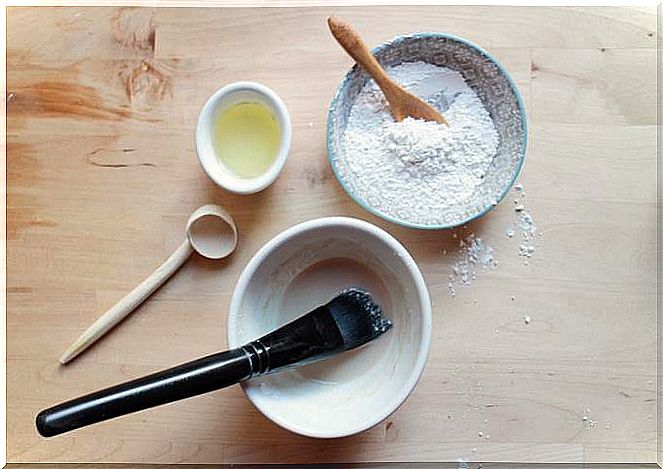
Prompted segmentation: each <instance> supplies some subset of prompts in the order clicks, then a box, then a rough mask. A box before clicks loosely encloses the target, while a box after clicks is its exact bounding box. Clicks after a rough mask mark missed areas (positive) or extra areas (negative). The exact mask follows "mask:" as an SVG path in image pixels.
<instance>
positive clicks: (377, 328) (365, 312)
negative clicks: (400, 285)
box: [326, 288, 392, 350]
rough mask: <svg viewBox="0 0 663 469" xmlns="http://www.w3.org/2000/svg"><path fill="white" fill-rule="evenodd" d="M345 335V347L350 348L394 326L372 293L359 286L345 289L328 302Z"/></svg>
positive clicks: (345, 348) (327, 305)
mask: <svg viewBox="0 0 663 469" xmlns="http://www.w3.org/2000/svg"><path fill="white" fill-rule="evenodd" d="M326 307H327V308H328V309H329V311H330V312H331V314H332V316H333V318H334V320H335V321H336V326H337V327H338V330H339V331H340V333H341V336H342V337H343V349H344V350H350V349H353V348H356V347H360V346H362V345H364V344H366V343H367V342H370V341H371V340H373V339H375V338H377V337H378V336H380V335H382V334H384V333H385V332H387V331H388V330H389V329H391V327H392V323H391V321H390V320H389V319H387V318H385V317H383V316H382V308H380V306H379V305H378V304H377V303H376V302H375V301H373V298H371V295H369V294H368V293H366V292H365V291H363V290H359V289H358V288H350V289H347V290H344V291H343V292H342V293H341V294H340V295H338V296H337V297H336V298H334V299H333V300H331V301H330V302H329V303H327V304H326Z"/></svg>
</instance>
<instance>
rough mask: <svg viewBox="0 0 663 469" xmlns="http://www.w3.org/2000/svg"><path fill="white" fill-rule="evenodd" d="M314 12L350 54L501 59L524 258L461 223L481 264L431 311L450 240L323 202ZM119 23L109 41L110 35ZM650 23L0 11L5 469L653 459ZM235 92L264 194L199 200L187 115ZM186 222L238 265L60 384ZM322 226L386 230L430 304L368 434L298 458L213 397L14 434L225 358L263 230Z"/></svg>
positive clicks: (206, 270) (181, 276)
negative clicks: (395, 50)
mask: <svg viewBox="0 0 663 469" xmlns="http://www.w3.org/2000/svg"><path fill="white" fill-rule="evenodd" d="M330 11H334V12H335V13H338V14H341V15H343V16H345V17H347V18H348V19H349V20H351V21H353V22H354V23H355V24H356V25H357V28H358V29H359V30H360V31H361V32H362V33H363V34H365V36H366V38H367V40H368V41H369V42H371V43H372V44H376V43H378V42H380V41H383V40H385V39H388V38H390V37H393V36H395V35H397V34H400V33H403V32H407V31H414V30H425V29H434V30H440V29H445V30H448V31H450V32H453V33H456V34H459V35H461V36H464V37H467V38H469V39H472V40H474V41H476V42H477V43H479V44H480V45H482V46H484V47H486V48H487V49H488V50H489V51H490V52H491V53H493V54H495V55H496V56H497V57H498V59H499V60H501V61H502V62H503V63H504V65H505V66H506V68H507V70H509V72H510V73H511V74H512V76H513V78H514V80H515V81H516V83H517V85H518V87H519V88H520V89H521V91H522V94H523V96H524V99H525V101H526V104H527V108H528V114H529V117H530V121H529V123H530V146H529V152H528V157H527V161H526V163H525V166H524V169H523V173H522V175H521V178H520V181H521V182H522V183H523V184H524V186H525V189H526V192H527V197H526V200H527V204H528V207H529V209H530V210H531V213H532V214H533V216H534V220H535V222H536V224H537V226H538V227H539V229H540V231H541V232H542V234H543V236H542V237H541V238H538V239H537V241H536V252H535V254H534V256H533V257H532V258H531V259H530V260H529V262H528V264H527V265H525V264H524V262H523V258H522V257H520V256H518V255H517V251H518V245H519V239H518V236H514V237H513V238H508V237H507V236H506V234H505V232H506V228H507V227H508V226H510V225H512V224H513V223H514V216H515V213H514V210H513V203H512V202H511V200H512V199H513V198H514V197H515V196H516V194H515V193H512V194H510V195H509V196H508V197H507V199H506V200H505V201H504V202H503V203H502V204H500V205H499V206H498V207H497V208H496V209H495V210H494V211H493V212H491V213H490V214H489V215H487V216H486V217H483V218H482V219H480V220H478V221H476V222H473V223H472V224H470V226H469V230H471V231H472V232H474V233H476V234H477V236H482V237H483V238H484V240H485V241H486V242H487V243H489V244H490V245H491V246H493V247H494V248H495V253H496V256H497V259H498V260H499V266H498V268H496V269H494V270H489V269H488V270H480V271H479V272H477V279H476V280H475V281H473V283H472V285H471V286H469V287H467V288H463V287H457V293H456V296H455V297H451V296H450V295H449V292H448V288H447V283H448V275H449V274H450V272H451V265H452V264H453V262H454V261H455V255H456V252H457V249H458V241H459V238H458V237H454V236H453V233H452V232H434V233H431V232H418V231H414V230H408V229H404V228H400V227H396V226H394V225H391V224H388V223H386V222H383V221H381V220H378V219H377V218H375V217H373V216H371V215H369V214H367V213H366V212H364V211H363V210H362V209H361V208H360V207H358V206H357V205H356V204H354V203H353V202H352V201H351V200H350V198H349V197H348V196H347V195H346V194H345V193H344V192H343V190H342V189H341V188H340V186H339V184H338V183H337V182H336V181H335V178H334V176H333V174H332V172H331V170H330V168H329V164H328V162H327V160H326V150H325V145H324V138H325V120H326V109H327V106H328V103H329V101H330V99H331V97H332V96H333V94H334V92H335V89H336V87H337V86H338V83H339V81H340V79H341V77H342V75H343V74H344V73H345V71H346V70H347V68H348V67H349V66H350V65H351V62H350V60H349V59H348V58H347V57H345V56H344V55H343V54H342V53H341V51H340V49H339V48H338V46H337V45H336V44H335V43H334V42H333V41H332V40H331V39H330V37H329V35H328V33H327V31H326V27H325V25H324V18H325V16H326V15H327V14H328V13H329V12H330ZM118 17H120V18H124V20H123V21H125V22H126V27H125V29H123V31H124V34H125V35H124V36H123V37H124V38H125V39H126V38H129V39H131V40H128V39H127V40H118V39H117V37H116V34H115V33H114V31H113V19H114V18H118ZM146 18H148V19H146ZM376 18H380V20H379V21H377V20H376ZM655 24H656V23H655V11H654V10H653V9H651V8H650V9H642V8H638V9H631V8H618V9H615V8H600V9H599V8H515V7H499V8H489V7H402V8H392V7H380V8H367V7H364V8H349V7H338V8H337V7H334V8H333V9H329V8H326V7H322V8H320V7H319V8H288V9H278V8H276V9H274V8H271V9H260V10H257V9H233V10H228V9H224V10H213V9H210V10H200V9H151V8H148V9H117V8H82V9H81V8H58V9H31V8H27V9H23V8H12V9H10V10H9V15H8V44H9V51H8V76H7V81H8V159H7V185H8V188H7V190H8V199H7V200H8V266H7V269H8V285H7V287H8V319H7V325H8V344H7V357H8V435H9V441H8V457H9V460H10V461H12V462H32V461H52V462H68V461H89V462H117V463H120V462H125V463H126V462H131V463H138V462H141V463H158V464H169V463H181V462H186V463H240V462H245V463H256V464H257V463H267V462H282V463H305V462H337V463H348V462H368V461H382V462H387V461H403V460H412V461H440V460H447V461H457V460H459V459H464V460H470V461H472V460H474V461H477V460H483V461H521V462H535V461H536V462H558V461H567V462H600V461H603V462H606V461H633V462H651V461H654V460H655V458H656V440H655V437H656V419H657V414H656V405H657V400H656V399H657V396H656V383H655V380H656V356H655V354H656V317H655V311H656V309H655V307H656V303H655V301H656V255H657V251H656V180H655V173H656V127H655V121H654V109H655V108H654V105H653V97H654V95H655V92H656V91H655V90H656V84H655V79H654V76H655V67H654V64H655V62H654V61H653V60H654V57H655V56H654V54H655V52H654V51H655V48H654V45H655V42H654V39H653V38H652V37H651V36H649V33H650V32H652V31H654V28H655ZM146 25H148V26H149V28H147V29H148V31H149V30H150V28H153V29H154V35H153V36H154V41H153V47H152V42H151V41H150V40H149V38H150V37H151V33H149V32H148V33H147V35H145V28H146ZM441 25H443V26H441ZM447 25H448V26H447ZM562 26H564V27H562ZM37 29H38V30H39V32H40V34H35V33H34V31H36V30H37ZM293 31H296V32H297V37H299V38H305V40H300V41H295V40H294V39H293V36H292V34H293ZM134 33H135V34H134ZM144 37H147V38H148V39H145V40H143V39H141V38H144ZM85 38H87V42H85V40H84V39H85ZM134 39H135V41H134ZM81 41H82V42H81ZM132 41H133V42H132ZM136 41H137V42H136ZM137 43H138V44H142V45H141V46H140V47H137V46H136V44H137ZM76 44H77V45H76ZM603 47H604V48H606V50H605V51H602V50H599V48H603ZM129 77H133V78H132V79H131V80H129ZM239 79H253V80H256V81H261V82H263V83H265V84H266V85H268V86H270V87H273V88H274V89H275V90H276V91H277V92H278V93H279V94H280V95H281V96H282V98H283V99H284V101H285V102H286V104H287V105H288V107H289V109H290V113H291V115H292V120H293V132H294V133H293V145H292V151H291V154H290V157H289V159H288V163H287V165H286V167H285V169H284V171H283V173H282V174H281V176H280V177H279V179H278V180H277V181H276V183H275V184H274V185H273V186H272V187H271V188H269V189H268V190H267V191H265V192H264V193H261V194H258V195H255V196H251V197H241V196H236V195H231V194H227V193H225V192H222V191H221V190H219V189H217V188H216V187H215V186H214V185H213V184H212V183H211V182H210V181H209V180H208V179H207V178H206V176H205V175H204V173H203V172H202V170H201V169H200V167H199V165H198V163H197V161H196V158H195V151H194V148H193V136H192V134H193V127H194V126H195V122H196V117H197V113H198V111H199V109H200V107H201V106H202V104H203V102H204V101H205V99H206V98H207V96H209V95H210V94H211V93H212V92H213V91H214V90H215V89H216V88H217V87H219V86H221V85H222V84H225V83H228V82H231V81H234V80H239ZM130 81H131V83H133V84H134V86H133V87H129V86H128V84H129V82H130ZM210 201H212V202H217V203H221V204H223V205H225V206H226V207H228V209H229V210H230V212H231V213H232V214H233V216H234V217H235V218H236V221H237V224H238V228H239V232H240V236H241V238H240V245H239V249H238V252H237V253H235V254H234V255H233V256H232V257H231V258H229V259H228V260H225V261H222V262H219V263H215V262H212V261H205V260H202V259H198V258H193V259H192V260H191V261H189V263H187V265H185V266H184V268H183V269H182V271H181V272H179V273H178V274H177V276H176V277H174V278H173V279H172V280H171V281H170V282H169V283H168V284H167V285H165V286H164V287H163V288H162V289H161V290H160V291H159V292H158V293H157V295H156V296H154V297H153V298H151V299H150V300H148V301H147V302H146V303H145V304H144V305H143V306H142V307H141V308H140V309H139V310H138V311H137V312H136V313H135V314H134V315H133V316H131V317H130V318H128V320H127V321H126V322H125V323H123V324H121V325H120V326H119V327H118V328H117V329H116V330H114V331H113V333H112V334H111V335H109V336H108V337H106V338H105V339H103V340H102V341H100V342H99V343H98V344H97V345H95V346H94V347H93V348H92V349H90V351H89V352H88V353H86V354H85V355H84V356H81V357H80V359H78V360H76V361H75V362H74V363H72V364H71V366H68V367H67V368H61V367H59V366H58V365H57V363H56V359H57V357H58V356H59V354H60V353H61V352H62V351H63V350H64V349H65V348H66V346H67V345H69V343H70V342H71V341H72V340H73V339H74V338H75V337H76V336H77V335H78V334H79V333H80V331H81V330H82V329H83V328H84V327H85V326H87V325H88V324H89V323H90V322H91V321H92V320H93V319H94V318H96V317H97V315H98V314H100V313H101V312H103V311H104V310H105V309H106V308H108V307H109V306H111V305H112V304H113V303H114V302H115V301H116V300H117V299H118V298H119V297H120V296H121V295H122V294H124V293H125V292H126V291H128V290H129V289H130V288H132V287H133V286H134V285H135V284H136V283H137V282H138V281H140V280H141V279H142V278H143V277H144V276H145V275H147V274H148V273H149V272H150V271H151V270H152V269H153V268H154V267H155V266H156V265H158V264H159V263H160V262H161V260H162V259H163V258H164V257H165V256H166V255H167V254H168V253H169V252H170V251H171V250H172V249H173V248H174V246H176V245H177V244H178V243H179V242H180V241H181V239H182V236H183V229H184V223H185V221H186V218H187V216H188V214H189V213H190V212H191V211H192V210H193V209H194V208H196V207H197V206H198V205H200V204H202V203H205V202H210ZM326 215H349V216H356V217H359V218H363V219H367V220H369V221H371V222H373V223H375V224H377V225H378V226H381V227H383V228H385V229H386V230H388V231H389V232H390V233H392V234H394V236H396V237H397V238H398V239H399V240H400V241H401V242H402V243H403V244H404V245H405V246H406V247H407V249H408V250H409V251H410V252H412V254H413V255H414V257H415V259H416V260H417V262H418V263H419V265H420V266H421V269H422V271H423V273H424V276H425V278H426V281H427V284H428V286H429V289H430V292H431V296H432V299H433V310H434V324H433V327H434V329H433V330H434V337H433V346H432V350H431V355H430V359H429V364H428V367H427V369H426V372H425V374H424V377H423V379H422V381H421V382H420V384H419V385H418V387H417V389H416V391H415V393H414V394H413V395H412V396H411V397H410V398H409V399H408V401H407V402H406V403H405V404H404V406H403V407H401V408H400V409H399V410H398V411H397V412H396V413H395V414H394V415H393V416H391V417H390V418H389V419H388V420H387V421H386V422H384V423H382V424H380V425H379V426H378V427H376V428H374V429H372V430H371V431H369V432H366V433H364V434H361V435H357V436H355V437H351V438H346V439H342V440H332V441H317V440H311V439H307V438H303V437H299V436H296V435H293V434H290V433H288V432H286V431H285V430H282V429H280V428H279V427H277V426H275V425H274V424H272V423H270V422H269V421H268V420H267V419H265V418H264V417H262V416H261V414H260V413H259V412H258V411H257V410H256V409H254V408H253V407H252V406H251V405H250V403H249V402H248V401H247V400H246V399H245V398H244V396H243V394H242V393H241V391H240V390H239V389H228V390H224V391H221V392H218V393H212V394H209V395H206V396H200V397H199V398H196V399H191V400H188V401H184V402H181V403H177V404H174V405H171V406H165V407H162V408H159V409H153V410H150V411H146V412H142V413H140V414H136V415H132V416H128V417H126V418H123V419H118V420H115V421H113V422H107V423H104V424H103V425H98V426H93V427H90V428H87V429H84V430H81V431H79V432H76V433H74V434H70V435H63V436H61V437H58V438H55V439H51V440H45V439H41V438H39V437H38V436H37V434H36V431H35V429H34V424H33V419H34V416H35V415H36V413H37V412H38V411H39V410H40V409H42V408H44V407H46V406H48V405H52V404H54V403H56V402H58V401H60V400H63V399H67V398H70V397H73V396H75V395H78V394H81V393H84V392H88V391H92V390H94V389H97V388H99V387H102V386H106V385H110V384H112V383H115V382H118V381H121V380H125V379H128V378H131V377H135V376H139V375H142V374H145V373H148V372H150V371H153V370H156V369H159V368H164V367H167V366H170V365H173V364H175V363H179V362H182V361H185V360H188V359H192V358H194V357H198V356H201V355H203V354H207V353H210V352H212V351H215V350H218V349H220V348H222V347H224V346H225V333H226V329H225V311H226V310H227V307H228V303H229V300H230V296H231V294H232V289H233V287H234V284H235V282H236V280H237V277H238V276H239V274H240V272H241V270H242V268H243V267H244V265H245V264H246V262H247V261H248V260H249V259H250V257H251V256H252V255H253V254H254V253H255V251H256V250H257V249H258V248H259V247H260V246H261V245H262V244H263V243H264V242H266V241H267V240H268V239H270V238H271V237H272V236H274V235H275V234H276V233H278V232H279V231H281V230H283V229H285V228H287V227H289V226H291V225H293V224H295V223H298V222H300V221H304V220H307V219H311V218H314V217H319V216H326ZM457 233H458V235H461V237H462V234H463V233H465V231H464V230H458V231H457ZM444 250H446V251H448V254H446V255H445V254H443V251H444ZM512 297H513V298H514V299H513V300H512V299H511V298H512ZM525 315H528V316H530V317H531V322H530V324H525V322H524V321H523V317H524V316H525ZM496 331H497V332H496ZM587 408H590V409H591V413H590V414H588V415H589V417H590V418H591V420H595V421H596V424H595V425H593V426H591V427H590V425H589V422H588V421H583V419H582V417H583V415H587V414H586V409H587ZM480 431H481V432H483V436H481V437H480V436H479V432H480ZM487 436H490V438H486V437H487ZM475 448H476V451H475ZM484 467H486V466H484Z"/></svg>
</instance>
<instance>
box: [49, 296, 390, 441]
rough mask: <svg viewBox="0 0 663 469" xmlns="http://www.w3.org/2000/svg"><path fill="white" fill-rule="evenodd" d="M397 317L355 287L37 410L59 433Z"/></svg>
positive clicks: (267, 365)
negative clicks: (250, 333)
mask: <svg viewBox="0 0 663 469" xmlns="http://www.w3.org/2000/svg"><path fill="white" fill-rule="evenodd" d="M391 326H392V323H391V321H389V320H388V319H386V318H384V317H383V316H382V310H381V309H380V306H378V304H377V303H375V302H374V301H373V299H372V298H371V296H370V295H369V294H368V293H366V292H364V291H362V290H358V289H354V288H353V289H349V290H345V291H344V292H342V293H341V294H340V295H338V296H337V297H335V298H334V299H332V300H331V301H330V302H329V303H327V304H325V305H323V306H319V307H318V308H316V309H314V310H313V311H311V312H309V313H307V314H305V315H303V316H301V317H299V318H297V319H295V320H294V321H292V322H290V323H288V324H286V325H284V326H282V327H280V328H279V329H276V330H275V331H273V332H270V333H268V334H267V335H265V336H263V337H261V338H259V339H257V340H254V341H252V342H249V343H248V344H246V345H244V346H242V347H239V348H236V349H232V350H228V351H225V352H220V353H216V354H213V355H209V356H207V357H204V358H200V359H198V360H194V361H192V362H189V363H185V364H183V365H179V366H176V367H174V368H170V369H167V370H164V371H160V372H157V373H154V374H151V375H148V376H144V377H142V378H138V379H135V380H133V381H128V382H126V383H122V384H118V385H116V386H113V387H110V388H108V389H103V390H101V391H97V392H95V393H92V394H88V395H86V396H82V397H79V398H77V399H73V400H71V401H68V402H65V403H63V404H59V405H57V406H55V407H51V408H50V409H46V410H44V411H42V412H40V413H39V415H37V420H36V423H37V430H38V431H39V433H40V434H41V435H42V436H55V435H59V434H60V433H65V432H68V431H70V430H75V429H77V428H80V427H84V426H86V425H90V424H93V423H97V422H101V421H103V420H109V419H112V418H115V417H119V416H121V415H126V414H130V413H133V412H138V411H139V410H143V409H148V408H150V407H156V406H159V405H162V404H166V403H168V402H174V401H177V400H180V399H186V398H187V397H192V396H196V395H199V394H204V393H207V392H210V391H214V390H217V389H221V388H225V387H227V386H231V385H233V384H236V383H239V382H240V381H244V380H247V379H250V378H253V377H256V376H262V375H265V374H268V373H276V372H279V371H283V370H286V369H290V368H294V367H297V366H301V365H304V364H307V363H311V362H314V361H318V360H322V359H324V358H327V357H330V356H332V355H336V354H338V353H341V352H345V351H347V350H351V349H354V348H357V347H360V346H362V345H364V344H366V343H368V342H370V341H371V340H373V339H375V338H377V337H379V336H380V335H382V334H383V333H385V332H387V331H388V330H389V329H390V328H391Z"/></svg>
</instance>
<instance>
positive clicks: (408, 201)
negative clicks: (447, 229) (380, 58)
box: [334, 62, 499, 225]
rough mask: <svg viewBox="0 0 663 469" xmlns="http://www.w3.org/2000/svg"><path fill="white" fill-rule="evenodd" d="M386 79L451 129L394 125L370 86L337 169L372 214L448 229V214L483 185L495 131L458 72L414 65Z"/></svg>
mask: <svg viewBox="0 0 663 469" xmlns="http://www.w3.org/2000/svg"><path fill="white" fill-rule="evenodd" d="M387 73H388V74H389V75H390V76H391V77H392V78H393V79H395V80H396V81H397V82H399V83H400V84H401V85H402V86H403V87H405V88H406V89H407V90H408V91H410V92H411V93H413V94H414V95H416V96H419V97H420V98H422V99H423V100H425V101H427V102H428V103H429V104H431V105H433V106H434V107H435V108H437V109H438V110H440V111H442V112H443V115H444V117H445V118H446V119H447V121H448V122H449V126H448V127H447V126H446V125H443V124H438V123H436V122H428V121H424V120H420V119H412V118H407V119H405V120H403V121H402V122H395V121H394V120H393V118H392V116H391V114H390V112H389V108H388V105H387V102H386V100H385V99H384V95H383V94H382V92H381V91H380V89H379V88H378V87H377V85H376V84H375V82H374V81H372V80H371V81H369V82H368V83H367V84H366V85H365V86H364V88H363V89H362V90H361V91H360V93H359V94H358V96H357V98H356V100H355V103H354V104H353V106H352V108H351V109H350V114H349V117H348V121H347V126H346V129H345V133H344V134H343V138H342V145H341V151H340V152H339V153H338V154H337V155H336V157H335V160H334V164H335V166H336V170H337V172H338V174H339V176H340V178H341V180H342V181H343V183H344V184H345V185H346V187H347V188H348V189H349V190H350V192H351V193H353V194H355V196H357V197H358V198H359V199H361V200H363V201H364V202H365V203H366V204H367V205H368V206H370V207H371V208H372V209H374V210H377V211H378V212H380V213H382V214H385V215H387V216H390V217H392V218H395V219H397V220H401V221H405V222H409V223H416V224H422V225H441V224H444V222H443V220H442V215H443V213H444V212H445V211H446V210H447V209H449V208H450V207H453V206H462V205H463V204H464V203H467V202H468V201H469V199H470V198H471V197H472V194H473V193H474V191H475V189H476V188H477V186H478V185H479V184H481V182H482V178H483V176H484V174H485V173H486V171H487V170H488V167H489V166H490V163H491V161H492V160H493V158H494V156H495V154H496V152H497V146H498V143H499V137H498V135H497V131H496V130H495V126H494V125H493V121H492V119H491V118H490V115H489V114H488V111H486V109H485V107H484V106H483V104H482V102H481V100H480V99H479V97H478V96H477V94H476V93H475V92H474V91H473V90H472V89H471V88H470V87H469V86H468V85H467V84H466V83H465V81H464V80H463V78H462V76H461V75H460V74H459V73H458V72H455V71H453V70H450V69H448V68H444V67H438V66H436V65H432V64H428V63H425V62H408V63H404V64H401V65H398V66H395V67H390V68H388V69H387Z"/></svg>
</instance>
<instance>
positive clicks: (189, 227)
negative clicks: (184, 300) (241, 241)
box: [60, 204, 237, 365]
mask: <svg viewBox="0 0 663 469" xmlns="http://www.w3.org/2000/svg"><path fill="white" fill-rule="evenodd" d="M236 246H237V228H236V227H235V222H234V220H233V219H232V217H231V216H230V214H229V213H228V212H227V211H226V210H224V209H223V207H219V206H218V205H213V204H207V205H203V206H202V207H200V208H198V209H197V210H196V211H195V212H193V213H192V214H191V216H190V217H189V220H188V222H187V224H186V238H185V239H184V241H183V242H182V244H180V246H179V247H178V248H177V249H176V250H175V252H174V253H173V254H171V256H170V257H169V258H168V259H166V261H165V262H164V263H163V264H162V265H161V266H160V267H159V268H157V269H156V270H155V271H154V272H152V274H151V275H150V276H149V277H147V278H146V279H145V280H143V281H142V282H141V284H140V285H138V286H137V287H136V288H135V289H134V290H133V291H132V292H130V293H129V294H127V295H126V296H125V297H124V298H122V299H121V300H120V301H119V302H118V303H117V304H116V305H115V306H113V307H112V308H111V309H109V310H108V311H106V312H105V313H104V314H102V315H101V316H100V317H99V318H98V319H97V320H96V321H95V322H94V323H93V324H92V325H91V326H90V327H88V328H87V329H86V330H85V332H83V333H82V334H81V336H80V337H79V338H78V339H76V342H74V343H73V344H71V346H70V347H69V348H68V349H67V350H66V351H65V352H64V354H63V355H62V357H60V363H62V364H63V365H64V364H66V363H68V362H70V361H71V360H73V359H74V358H75V357H76V356H78V355H79V354H80V353H82V352H83V351H84V350H85V349H87V348H88V347H89V346H90V345H92V344H93V343H95V342H96V341H97V339H99V338H100V337H101V336H103V335H104V334H106V332H108V331H110V330H111V329H112V328H113V327H115V326H116V325H117V324H118V323H119V322H120V321H122V319H124V318H125V317H127V316H128V315H129V314H130V313H131V312H132V311H133V310H134V309H136V308H137V307H138V305H140V304H141V303H142V302H143V301H145V299H146V298H147V297H149V296H150V295H151V294H152V293H154V291H155V290H156V289H157V288H159V287H160V286H161V285H162V284H163V283H164V282H165V281H166V280H168V279H169V278H170V277H171V276H172V275H173V274H174V273H175V272H176V271H177V269H179V268H180V267H181V266H182V264H184V261H186V260H187V259H188V258H189V256H191V253H192V252H194V251H195V252H197V253H198V254H199V255H201V256H203V257H206V258H208V259H223V258H224V257H227V256H229V255H230V254H232V252H233V251H234V250H235V247H236Z"/></svg>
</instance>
